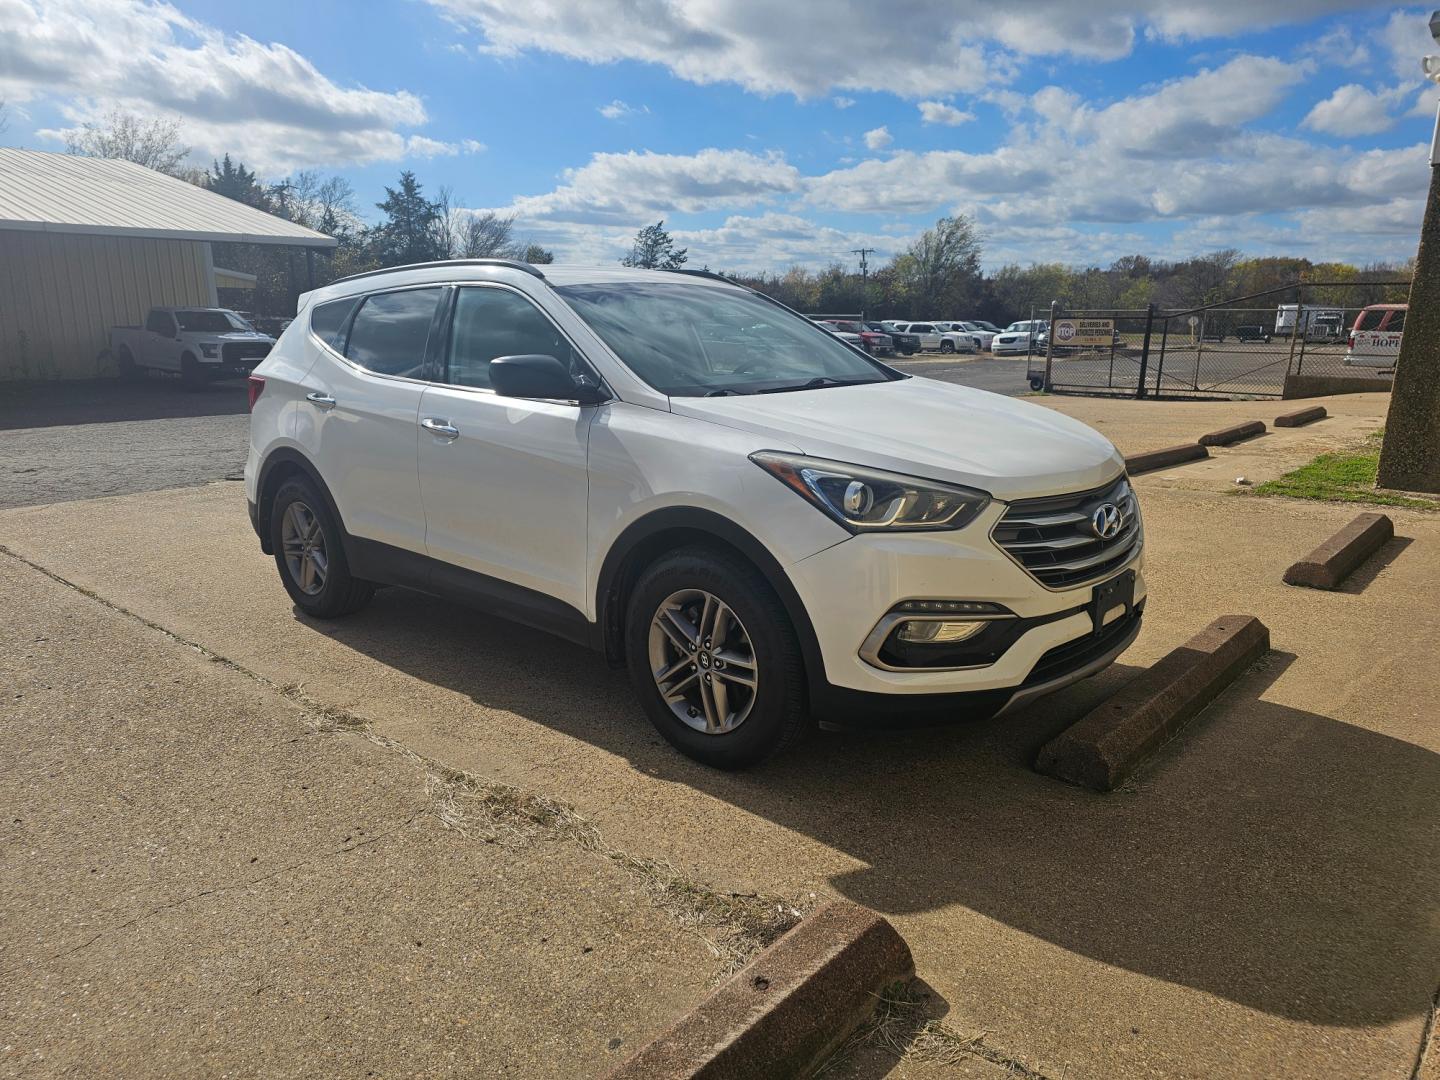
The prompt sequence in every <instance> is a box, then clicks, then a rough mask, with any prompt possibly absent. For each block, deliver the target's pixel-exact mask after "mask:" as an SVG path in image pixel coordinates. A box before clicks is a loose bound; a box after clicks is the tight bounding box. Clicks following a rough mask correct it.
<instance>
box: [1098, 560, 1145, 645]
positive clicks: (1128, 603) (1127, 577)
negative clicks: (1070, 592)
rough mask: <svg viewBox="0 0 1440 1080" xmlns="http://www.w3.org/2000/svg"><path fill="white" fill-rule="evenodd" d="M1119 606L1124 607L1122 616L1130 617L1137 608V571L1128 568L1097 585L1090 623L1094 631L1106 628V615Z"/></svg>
mask: <svg viewBox="0 0 1440 1080" xmlns="http://www.w3.org/2000/svg"><path fill="white" fill-rule="evenodd" d="M1117 607H1124V609H1125V611H1124V613H1123V614H1122V615H1121V616H1120V618H1126V617H1128V616H1129V615H1130V614H1131V613H1132V612H1134V610H1135V571H1134V570H1126V571H1125V572H1124V573H1123V574H1119V575H1117V576H1115V577H1113V578H1111V579H1110V580H1109V581H1107V582H1105V583H1104V584H1102V585H1096V586H1095V592H1094V594H1093V595H1092V596H1091V598H1090V624H1091V627H1092V630H1093V632H1094V633H1096V634H1098V633H1100V632H1101V631H1102V630H1103V629H1105V616H1106V615H1108V614H1109V613H1110V612H1112V611H1114V610H1115V609H1116V608H1117Z"/></svg>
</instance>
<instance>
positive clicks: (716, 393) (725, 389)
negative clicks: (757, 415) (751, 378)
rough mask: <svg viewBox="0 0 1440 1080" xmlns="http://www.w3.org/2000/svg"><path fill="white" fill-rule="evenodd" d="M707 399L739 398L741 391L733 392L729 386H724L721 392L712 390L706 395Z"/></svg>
mask: <svg viewBox="0 0 1440 1080" xmlns="http://www.w3.org/2000/svg"><path fill="white" fill-rule="evenodd" d="M705 396H706V397H732V396H734V397H739V396H740V391H739V390H731V389H730V388H729V387H728V386H722V387H721V388H720V389H719V390H711V391H708V392H707V393H706V394H705Z"/></svg>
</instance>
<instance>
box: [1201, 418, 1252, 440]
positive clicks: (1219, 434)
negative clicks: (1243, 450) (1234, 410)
mask: <svg viewBox="0 0 1440 1080" xmlns="http://www.w3.org/2000/svg"><path fill="white" fill-rule="evenodd" d="M1264 434H1265V421H1263V420H1246V421H1245V422H1244V423H1243V424H1232V425H1231V426H1230V427H1226V428H1221V429H1220V430H1219V431H1210V432H1206V433H1205V434H1204V435H1201V436H1200V445H1201V446H1229V445H1230V444H1231V443H1237V442H1240V441H1242V440H1244V439H1253V438H1255V436H1257V435H1264Z"/></svg>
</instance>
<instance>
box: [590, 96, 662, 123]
mask: <svg viewBox="0 0 1440 1080" xmlns="http://www.w3.org/2000/svg"><path fill="white" fill-rule="evenodd" d="M597 111H598V112H599V113H600V115H601V116H603V117H605V119H606V120H624V119H625V118H626V117H627V116H638V115H641V114H644V113H649V112H650V107H649V106H648V105H641V106H640V107H639V108H636V107H635V106H634V105H627V104H626V103H625V102H623V101H621V100H620V99H619V98H616V99H615V100H614V101H612V102H610V104H609V105H601V106H600V108H599V109H598V110H597Z"/></svg>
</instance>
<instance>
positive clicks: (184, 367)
mask: <svg viewBox="0 0 1440 1080" xmlns="http://www.w3.org/2000/svg"><path fill="white" fill-rule="evenodd" d="M274 347H275V339H274V338H272V337H270V336H269V335H268V334H262V333H260V332H259V331H258V330H256V329H255V328H254V327H253V326H251V325H250V324H249V323H247V322H246V321H245V320H244V319H242V318H241V317H240V316H239V315H237V314H235V312H233V311H229V310H227V309H225V308H188V307H157V308H151V309H150V314H149V315H147V316H145V325H144V326H115V327H111V329H110V355H111V356H112V357H114V359H115V366H116V367H118V368H119V369H120V375H121V377H122V378H134V377H136V376H138V375H141V374H143V373H144V370H145V369H146V368H153V369H155V370H156V371H174V372H177V373H178V374H179V375H180V378H181V379H182V380H183V381H184V383H185V385H186V386H188V387H192V388H194V387H199V386H204V385H205V384H206V383H207V382H209V381H210V380H211V379H217V378H223V377H224V376H227V375H248V374H250V372H251V371H253V370H254V369H255V365H256V364H258V363H260V361H261V360H263V359H265V357H266V356H268V355H269V353H270V350H271V349H272V348H274Z"/></svg>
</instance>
